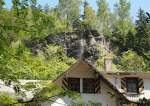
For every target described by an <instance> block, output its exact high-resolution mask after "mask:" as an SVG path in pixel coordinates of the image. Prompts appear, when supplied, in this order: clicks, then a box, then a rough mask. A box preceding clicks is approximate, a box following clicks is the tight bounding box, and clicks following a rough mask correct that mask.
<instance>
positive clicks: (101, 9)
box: [96, 0, 111, 37]
mask: <svg viewBox="0 0 150 106" xmlns="http://www.w3.org/2000/svg"><path fill="white" fill-rule="evenodd" d="M97 6H98V12H97V19H98V23H96V24H97V28H96V29H97V30H98V31H99V32H101V33H103V34H104V36H106V37H108V36H109V37H110V36H111V27H110V26H111V24H110V11H109V9H108V3H107V2H106V0H97Z"/></svg>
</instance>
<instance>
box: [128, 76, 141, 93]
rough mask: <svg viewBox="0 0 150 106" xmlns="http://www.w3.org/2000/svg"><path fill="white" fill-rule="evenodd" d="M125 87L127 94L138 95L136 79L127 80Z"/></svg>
mask: <svg viewBox="0 0 150 106" xmlns="http://www.w3.org/2000/svg"><path fill="white" fill-rule="evenodd" d="M126 85H127V93H139V87H138V79H137V78H127V79H126Z"/></svg>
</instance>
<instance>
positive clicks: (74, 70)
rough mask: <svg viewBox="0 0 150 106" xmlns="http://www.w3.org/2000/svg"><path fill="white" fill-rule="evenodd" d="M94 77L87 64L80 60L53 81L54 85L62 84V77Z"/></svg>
mask: <svg viewBox="0 0 150 106" xmlns="http://www.w3.org/2000/svg"><path fill="white" fill-rule="evenodd" d="M64 77H66V78H69V77H72V78H95V73H94V71H93V70H92V69H91V68H90V67H89V65H88V64H86V63H85V62H83V61H81V62H79V63H77V64H75V65H73V66H72V67H71V68H70V69H69V70H68V71H67V72H66V73H64V75H62V76H61V77H59V78H58V79H57V80H55V81H54V83H55V84H56V85H59V86H62V78H64Z"/></svg>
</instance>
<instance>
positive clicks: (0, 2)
mask: <svg viewBox="0 0 150 106" xmlns="http://www.w3.org/2000/svg"><path fill="white" fill-rule="evenodd" d="M4 5H5V2H4V0H0V10H1V9H3V6H4Z"/></svg>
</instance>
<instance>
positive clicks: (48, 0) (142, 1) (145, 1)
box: [5, 0, 150, 20]
mask: <svg viewBox="0 0 150 106" xmlns="http://www.w3.org/2000/svg"><path fill="white" fill-rule="evenodd" d="M37 1H38V4H41V5H42V6H44V5H45V4H49V6H50V7H55V6H56V5H57V4H58V0H37ZM87 1H88V2H89V4H90V5H91V6H92V7H93V9H95V10H97V5H96V0H87ZM129 1H130V3H131V11H130V15H131V17H132V19H133V20H135V19H136V18H137V13H138V10H139V8H142V9H143V10H145V11H146V12H149V13H150V0H129ZM107 2H108V3H109V9H110V10H111V11H112V10H113V8H114V4H115V3H116V2H118V0H107ZM5 3H6V7H7V8H10V7H11V0H5Z"/></svg>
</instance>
